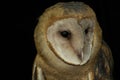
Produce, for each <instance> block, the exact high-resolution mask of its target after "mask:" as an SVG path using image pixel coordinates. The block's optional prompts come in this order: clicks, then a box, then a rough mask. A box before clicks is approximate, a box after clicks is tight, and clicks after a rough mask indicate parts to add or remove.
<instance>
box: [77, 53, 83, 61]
mask: <svg viewBox="0 0 120 80" xmlns="http://www.w3.org/2000/svg"><path fill="white" fill-rule="evenodd" d="M78 58H79V59H80V60H81V62H82V60H83V51H81V52H79V53H78Z"/></svg>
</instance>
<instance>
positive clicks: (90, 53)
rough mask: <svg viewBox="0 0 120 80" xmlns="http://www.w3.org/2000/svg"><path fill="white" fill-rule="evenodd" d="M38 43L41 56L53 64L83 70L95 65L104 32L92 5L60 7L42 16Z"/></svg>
mask: <svg viewBox="0 0 120 80" xmlns="http://www.w3.org/2000/svg"><path fill="white" fill-rule="evenodd" d="M34 39H35V45H36V48H37V52H38V55H40V56H43V58H44V59H46V60H47V61H48V63H49V64H51V63H52V62H54V64H56V65H59V63H64V64H67V65H74V66H81V65H84V64H87V63H90V62H92V60H93V61H94V58H95V56H96V55H97V52H98V50H99V49H100V46H101V41H102V31H101V28H100V26H99V24H98V22H97V19H96V15H95V13H94V11H93V10H92V9H91V8H90V7H89V6H88V5H86V4H84V3H82V2H68V3H57V4H55V5H54V6H52V7H50V8H48V9H46V10H45V12H44V13H43V14H42V15H41V16H40V18H39V22H38V24H37V27H36V28H35V33H34Z"/></svg>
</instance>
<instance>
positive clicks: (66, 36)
mask: <svg viewBox="0 0 120 80" xmlns="http://www.w3.org/2000/svg"><path fill="white" fill-rule="evenodd" d="M60 34H61V36H62V37H64V38H70V36H71V33H70V32H69V31H62V32H60Z"/></svg>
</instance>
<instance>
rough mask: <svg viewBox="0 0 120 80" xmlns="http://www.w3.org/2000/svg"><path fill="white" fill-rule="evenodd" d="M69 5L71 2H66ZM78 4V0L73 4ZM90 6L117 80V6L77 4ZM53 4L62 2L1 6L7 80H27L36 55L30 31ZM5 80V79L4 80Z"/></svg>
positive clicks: (111, 0) (97, 0)
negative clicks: (111, 55) (109, 54)
mask: <svg viewBox="0 0 120 80" xmlns="http://www.w3.org/2000/svg"><path fill="white" fill-rule="evenodd" d="M69 1H73V0H69ZM74 1H78V0H74ZM79 1H82V2H85V3H86V4H88V5H90V6H91V7H92V8H93V10H94V11H95V13H96V15H97V19H98V22H99V24H100V26H101V28H102V30H103V38H104V40H105V41H106V42H107V44H108V45H109V46H110V48H111V50H112V52H113V58H114V78H115V79H114V80H120V76H119V75H120V68H119V65H120V62H119V59H120V53H119V49H120V48H119V42H120V41H119V40H120V39H119V36H120V34H119V33H120V30H119V27H120V26H119V23H120V22H119V21H120V20H119V19H120V14H119V13H120V12H119V11H120V8H119V3H118V2H116V1H115V0H108V1H107V0H79ZM57 2H67V1H65V0H54V1H52V0H29V1H25V0H16V1H9V2H7V1H6V2H5V5H4V7H6V8H5V9H4V10H5V11H4V12H5V17H6V18H4V20H5V24H4V25H6V24H7V27H6V26H5V29H4V32H3V34H5V33H6V34H5V36H4V37H5V38H4V39H5V40H6V42H5V43H6V45H5V50H4V52H5V56H4V61H5V62H4V64H2V65H5V66H6V67H5V68H6V69H5V70H7V73H6V71H4V72H5V75H6V74H7V75H10V77H4V78H9V79H10V78H11V80H14V79H15V80H18V79H20V80H31V76H32V65H33V61H34V58H35V55H36V49H35V45H34V38H33V33H34V28H35V26H36V24H37V22H38V17H39V16H40V15H41V14H42V13H43V12H44V10H45V9H46V8H48V7H50V6H52V5H54V4H55V3H57ZM4 80H6V79H4Z"/></svg>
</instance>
